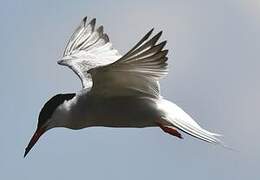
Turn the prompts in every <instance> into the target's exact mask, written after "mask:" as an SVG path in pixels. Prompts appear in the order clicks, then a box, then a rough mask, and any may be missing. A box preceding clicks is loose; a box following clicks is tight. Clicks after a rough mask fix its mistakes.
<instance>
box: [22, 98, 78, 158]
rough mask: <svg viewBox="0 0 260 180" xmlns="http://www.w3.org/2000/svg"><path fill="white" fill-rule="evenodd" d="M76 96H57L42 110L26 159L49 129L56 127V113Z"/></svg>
mask: <svg viewBox="0 0 260 180" xmlns="http://www.w3.org/2000/svg"><path fill="white" fill-rule="evenodd" d="M74 96H75V94H74V93H73V94H57V95H55V96H54V97H52V98H51V99H50V100H49V101H48V102H47V103H46V104H45V105H44V106H43V108H42V109H41V111H40V114H39V118H38V125H37V129H36V131H35V133H34V134H33V136H32V138H31V140H30V142H29V144H28V146H27V147H26V148H25V153H24V157H25V156H26V155H27V154H28V153H29V151H30V150H31V149H32V147H33V146H34V145H35V144H36V142H37V141H38V140H39V138H40V137H41V136H42V135H43V134H44V133H45V132H46V131H47V130H49V129H51V128H53V127H56V123H55V122H54V121H55V119H54V118H53V114H54V112H55V111H56V110H57V108H58V107H59V106H60V105H61V104H63V103H64V101H68V100H70V99H72V98H73V97H74Z"/></svg>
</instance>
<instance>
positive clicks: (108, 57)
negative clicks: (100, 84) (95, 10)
mask: <svg viewBox="0 0 260 180" xmlns="http://www.w3.org/2000/svg"><path fill="white" fill-rule="evenodd" d="M95 24H96V19H92V20H91V21H90V22H88V23H87V17H85V18H84V19H83V20H82V22H81V23H80V25H79V26H78V27H77V29H76V30H75V31H74V33H73V34H72V36H71V37H70V39H69V42H68V43H67V46H66V48H65V50H64V53H63V58H62V59H61V60H60V61H58V64H60V65H64V66H68V67H69V68H70V69H72V70H73V71H74V72H75V73H76V74H77V75H78V77H79V78H80V80H81V82H82V86H83V88H89V87H91V86H92V80H91V77H90V74H88V73H87V71H88V70H89V69H92V68H95V67H98V66H104V65H107V64H110V63H112V62H114V61H116V60H118V59H119V58H120V57H121V55H120V54H119V53H118V51H117V50H115V49H113V48H112V44H111V43H110V42H109V38H108V35H107V34H105V33H104V30H103V26H100V27H98V28H95Z"/></svg>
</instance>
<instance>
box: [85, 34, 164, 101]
mask: <svg viewBox="0 0 260 180" xmlns="http://www.w3.org/2000/svg"><path fill="white" fill-rule="evenodd" d="M152 31H153V29H152V30H151V31H149V32H148V33H147V34H146V35H145V36H144V37H143V38H142V39H141V40H140V41H139V42H138V43H137V44H136V45H135V46H134V47H133V48H132V49H131V50H130V51H129V52H128V53H126V54H125V55H124V56H123V57H121V58H120V59H119V60H117V61H115V62H114V63H112V64H109V65H106V66H101V67H97V68H93V69H91V70H89V73H90V74H91V77H92V80H93V86H92V89H91V91H90V93H92V94H94V95H102V96H138V95H141V96H149V97H155V98H157V97H159V96H160V92H159V82H158V81H159V79H160V78H162V77H163V76H165V75H166V74H167V72H168V68H167V62H166V61H167V59H168V58H167V57H166V55H167V53H168V50H163V48H164V46H165V44H166V41H163V42H161V43H159V44H157V41H158V39H159V38H160V36H161V34H162V32H159V33H158V34H157V35H155V36H153V37H152V38H149V37H150V35H151V34H152Z"/></svg>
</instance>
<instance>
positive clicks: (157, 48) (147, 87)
mask: <svg viewBox="0 0 260 180" xmlns="http://www.w3.org/2000/svg"><path fill="white" fill-rule="evenodd" d="M88 19H89V18H88V17H84V18H83V20H81V23H80V24H79V25H78V27H77V28H76V29H75V31H74V33H73V34H72V35H71V37H70V38H69V41H68V43H67V45H66V47H65V50H64V53H63V55H62V58H60V59H59V60H58V61H57V63H58V64H59V65H62V66H67V67H69V68H70V69H71V70H72V71H73V72H74V73H75V74H76V75H77V76H78V77H79V79H80V80H81V84H82V88H81V89H80V90H79V91H78V92H76V93H65V94H57V95H55V96H53V97H52V98H51V99H50V100H48V101H47V102H46V103H45V104H44V106H43V108H42V109H41V111H40V113H39V117H38V124H37V128H36V131H35V133H34V135H33V136H32V138H31V140H30V142H29V144H28V146H27V147H26V148H25V153H24V157H26V155H27V154H28V153H29V151H30V150H31V149H32V147H33V146H34V145H35V144H36V142H37V141H38V139H39V138H40V137H41V136H42V135H43V134H44V133H45V132H47V131H48V130H50V129H53V128H56V127H64V128H69V129H74V130H78V129H82V128H87V127H93V126H99V127H113V128H144V127H159V128H160V129H162V130H163V131H164V132H165V133H168V134H170V135H172V136H175V137H177V138H180V139H182V138H183V136H182V133H183V132H184V133H187V134H189V135H191V136H193V137H195V138H198V139H200V140H203V141H206V142H209V143H212V144H221V140H220V139H219V136H221V135H220V134H217V133H212V132H209V131H207V130H205V129H203V128H202V127H201V126H200V125H199V124H198V123H197V122H195V120H193V118H192V117H191V116H190V115H188V114H187V113H186V112H184V110H182V109H181V108H180V107H178V106H177V105H176V104H174V103H173V102H171V101H169V100H167V99H165V98H164V97H163V96H162V95H161V94H160V85H159V80H160V79H162V78H163V77H165V76H166V75H167V74H168V63H167V62H168V57H167V54H168V50H167V49H165V45H166V42H167V41H160V42H159V39H160V37H161V35H162V31H160V32H158V33H157V34H155V35H152V34H153V30H154V28H152V29H151V30H150V31H149V32H148V33H147V34H145V36H143V38H141V40H140V41H138V42H137V43H136V44H135V45H134V46H133V48H132V49H130V50H129V51H128V52H127V53H125V54H123V55H121V54H120V53H119V52H118V51H117V50H116V49H115V48H113V47H112V43H111V42H110V40H109V37H108V35H107V34H106V33H105V32H104V28H103V26H102V25H101V26H99V27H96V19H95V18H93V19H91V18H90V19H89V20H88Z"/></svg>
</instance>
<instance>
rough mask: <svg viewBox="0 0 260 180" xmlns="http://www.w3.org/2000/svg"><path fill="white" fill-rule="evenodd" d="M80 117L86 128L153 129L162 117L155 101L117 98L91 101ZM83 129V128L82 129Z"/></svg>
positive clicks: (87, 103) (79, 119)
mask: <svg viewBox="0 0 260 180" xmlns="http://www.w3.org/2000/svg"><path fill="white" fill-rule="evenodd" d="M85 107H86V109H85V111H84V112H83V111H82V112H81V116H78V121H80V122H81V123H80V124H84V126H85V127H90V126H104V127H140V128H141V127H151V126H156V125H157V124H156V120H158V118H159V117H160V114H159V112H158V111H157V108H156V105H155V103H154V101H152V100H151V99H148V98H136V97H135V98H133V97H117V98H106V99H101V100H96V99H95V100H94V99H93V100H92V101H91V100H89V99H88V101H87V102H86V104H85ZM82 128H83V127H82Z"/></svg>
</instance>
